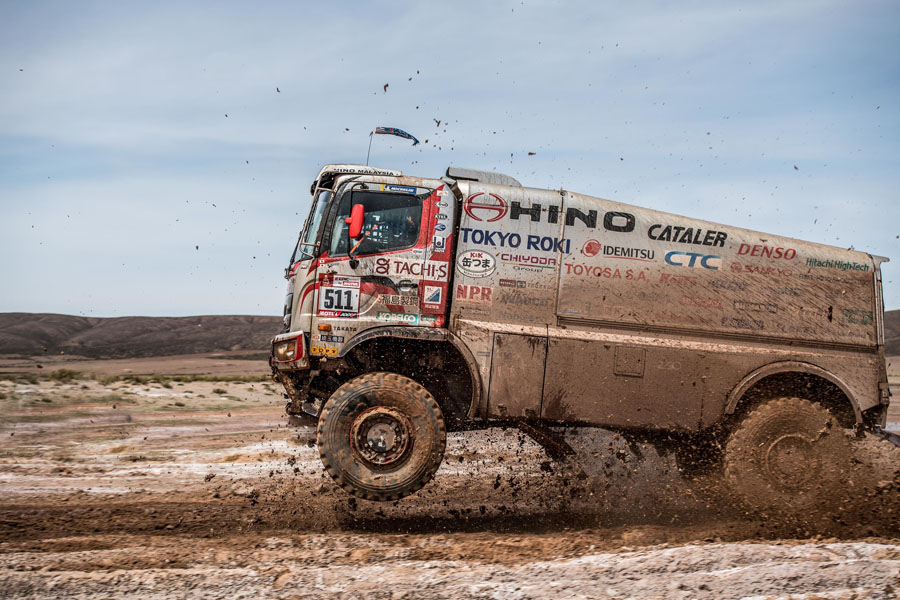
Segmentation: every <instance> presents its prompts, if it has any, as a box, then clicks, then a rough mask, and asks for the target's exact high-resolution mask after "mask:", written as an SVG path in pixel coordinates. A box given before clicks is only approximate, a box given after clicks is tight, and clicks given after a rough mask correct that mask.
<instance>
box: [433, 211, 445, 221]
mask: <svg viewBox="0 0 900 600" xmlns="http://www.w3.org/2000/svg"><path fill="white" fill-rule="evenodd" d="M434 218H435V219H437V220H438V221H443V220H445V219H447V218H448V217H447V215H445V214H443V213H436V214H435V215H434Z"/></svg>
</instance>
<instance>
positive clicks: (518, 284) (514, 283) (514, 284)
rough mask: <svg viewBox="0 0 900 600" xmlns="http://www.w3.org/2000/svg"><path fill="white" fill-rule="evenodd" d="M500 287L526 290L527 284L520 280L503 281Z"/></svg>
mask: <svg viewBox="0 0 900 600" xmlns="http://www.w3.org/2000/svg"><path fill="white" fill-rule="evenodd" d="M500 287H505V288H517V289H524V288H525V282H524V281H521V280H519V279H501V280H500Z"/></svg>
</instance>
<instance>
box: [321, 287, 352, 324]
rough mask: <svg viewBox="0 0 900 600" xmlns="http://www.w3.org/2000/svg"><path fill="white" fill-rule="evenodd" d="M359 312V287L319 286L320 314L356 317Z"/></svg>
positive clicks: (324, 315) (323, 315)
mask: <svg viewBox="0 0 900 600" xmlns="http://www.w3.org/2000/svg"><path fill="white" fill-rule="evenodd" d="M358 314H359V289H358V288H342V287H322V288H319V316H322V317H339V318H345V319H346V318H356V316H357V315H358Z"/></svg>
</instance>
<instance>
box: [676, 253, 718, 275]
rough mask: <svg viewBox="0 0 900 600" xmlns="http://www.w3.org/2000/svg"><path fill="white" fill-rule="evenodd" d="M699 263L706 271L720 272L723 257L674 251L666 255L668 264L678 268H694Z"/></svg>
mask: <svg viewBox="0 0 900 600" xmlns="http://www.w3.org/2000/svg"><path fill="white" fill-rule="evenodd" d="M698 259H699V260H698ZM698 262H699V265H700V266H701V267H703V268H704V269H709V270H710V271H718V270H719V267H720V266H721V265H722V257H721V256H716V255H714V254H697V253H696V252H676V251H672V252H669V253H668V254H666V263H667V264H670V265H673V266H676V267H691V268H694V267H696V266H697V263H698Z"/></svg>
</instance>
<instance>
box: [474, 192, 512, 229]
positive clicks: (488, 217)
mask: <svg viewBox="0 0 900 600" xmlns="http://www.w3.org/2000/svg"><path fill="white" fill-rule="evenodd" d="M463 210H464V211H466V214H467V215H469V217H471V218H472V219H475V220H476V221H487V222H488V223H493V222H494V221H499V220H500V219H502V218H503V217H505V216H506V213H507V212H508V211H509V205H507V204H506V200H504V199H503V198H501V197H500V196H498V195H496V194H491V193H490V192H478V193H477V194H472V195H471V196H469V197H468V198H466V201H465V202H463ZM476 213H477V214H476Z"/></svg>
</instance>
